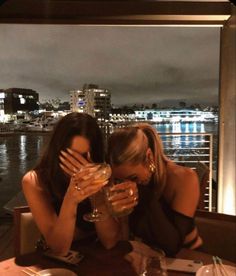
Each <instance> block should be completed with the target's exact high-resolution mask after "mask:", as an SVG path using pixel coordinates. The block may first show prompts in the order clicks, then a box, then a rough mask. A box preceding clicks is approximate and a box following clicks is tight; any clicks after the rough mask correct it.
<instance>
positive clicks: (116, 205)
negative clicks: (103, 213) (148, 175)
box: [108, 181, 138, 213]
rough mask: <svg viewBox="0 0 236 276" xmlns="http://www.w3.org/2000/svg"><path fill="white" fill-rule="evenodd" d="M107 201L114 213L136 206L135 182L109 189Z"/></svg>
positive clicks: (136, 192) (126, 182)
mask: <svg viewBox="0 0 236 276" xmlns="http://www.w3.org/2000/svg"><path fill="white" fill-rule="evenodd" d="M109 194H110V196H109V197H108V200H109V202H110V204H111V205H112V208H113V210H114V211H115V212H117V213H120V212H122V211H124V210H125V209H132V208H133V207H135V206H136V205H137V204H138V189H137V185H136V183H135V182H132V181H125V182H123V183H120V184H116V185H114V186H113V187H111V188H110V189H109Z"/></svg>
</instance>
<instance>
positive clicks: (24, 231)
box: [14, 206, 41, 257]
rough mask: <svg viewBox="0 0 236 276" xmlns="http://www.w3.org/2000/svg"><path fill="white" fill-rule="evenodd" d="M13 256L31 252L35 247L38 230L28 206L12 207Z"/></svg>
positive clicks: (38, 235) (38, 236) (38, 234)
mask: <svg viewBox="0 0 236 276" xmlns="http://www.w3.org/2000/svg"><path fill="white" fill-rule="evenodd" d="M14 228H15V229H14V234H15V241H14V249H15V256H16V257H17V256H20V255H24V254H27V253H31V252H33V251H35V249H36V247H35V246H36V242H37V240H38V239H39V238H40V236H41V234H40V231H39V229H38V227H37V225H36V223H35V221H34V219H33V216H32V213H31V212H30V209H29V207H28V206H21V207H16V208H14Z"/></svg>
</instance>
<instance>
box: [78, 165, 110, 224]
mask: <svg viewBox="0 0 236 276" xmlns="http://www.w3.org/2000/svg"><path fill="white" fill-rule="evenodd" d="M82 170H86V171H88V174H86V179H89V178H91V177H93V180H92V181H91V185H95V184H98V183H102V182H105V181H107V180H108V179H109V178H110V176H111V167H110V165H109V164H106V163H89V164H87V165H85V166H84V167H83V168H82ZM82 170H81V171H82ZM84 180H85V179H84ZM90 200H91V204H92V208H93V210H92V212H91V213H87V214H84V216H83V218H84V220H86V221H90V222H95V221H100V220H102V219H103V218H104V214H103V213H102V212H100V211H99V210H98V208H97V206H96V194H95V195H92V196H90Z"/></svg>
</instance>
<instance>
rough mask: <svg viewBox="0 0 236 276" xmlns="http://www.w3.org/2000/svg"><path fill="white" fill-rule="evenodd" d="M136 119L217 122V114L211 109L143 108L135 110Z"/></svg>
mask: <svg viewBox="0 0 236 276" xmlns="http://www.w3.org/2000/svg"><path fill="white" fill-rule="evenodd" d="M135 116H136V118H137V120H141V121H146V120H148V121H153V122H157V123H165V122H166V123H177V122H217V121H218V116H217V115H215V114H214V112H212V111H204V110H197V109H161V110H156V109H145V110H138V111H135Z"/></svg>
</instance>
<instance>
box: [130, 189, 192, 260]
mask: <svg viewBox="0 0 236 276" xmlns="http://www.w3.org/2000/svg"><path fill="white" fill-rule="evenodd" d="M138 186H139V187H138V189H139V203H138V205H137V206H136V207H135V209H134V211H133V213H132V214H131V215H130V216H129V227H130V230H131V233H132V235H133V237H134V236H135V237H138V238H140V239H141V240H142V241H143V242H145V243H147V244H148V245H150V246H152V247H157V248H161V249H162V250H164V251H165V253H166V255H167V256H174V255H175V254H176V253H177V252H178V251H179V250H180V249H181V248H182V247H184V245H183V242H184V238H185V236H186V235H187V234H188V233H190V232H191V231H192V230H193V229H194V227H195V224H194V219H193V218H191V217H188V216H186V215H184V214H181V213H179V212H177V211H175V210H173V209H171V206H169V205H168V203H167V202H166V201H165V199H164V198H163V197H160V198H158V196H157V195H156V193H155V191H154V189H153V187H152V185H148V186H141V185H138ZM189 244H191V242H190V243H189Z"/></svg>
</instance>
